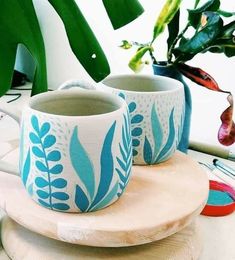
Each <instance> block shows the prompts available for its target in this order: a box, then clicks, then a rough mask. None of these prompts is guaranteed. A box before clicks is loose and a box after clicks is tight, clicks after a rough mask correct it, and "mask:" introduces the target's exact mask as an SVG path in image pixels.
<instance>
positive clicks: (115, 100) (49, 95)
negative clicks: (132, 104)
mask: <svg viewBox="0 0 235 260" xmlns="http://www.w3.org/2000/svg"><path fill="white" fill-rule="evenodd" d="M94 94H95V95H96V97H98V98H100V100H101V101H104V99H101V98H102V97H103V98H106V99H107V100H108V101H111V103H112V104H114V105H115V106H117V107H118V108H117V109H115V110H113V111H110V112H104V113H99V114H94V115H93V114H91V115H60V114H55V113H50V112H45V111H41V110H39V109H36V108H34V107H33V103H35V102H38V101H44V100H52V99H54V98H55V97H58V96H63V97H66V96H67V97H74V95H76V96H77V97H89V96H90V97H92V96H94ZM26 108H28V109H30V110H31V111H34V112H36V113H39V114H44V115H50V116H52V117H66V118H80V119H81V118H88V117H89V118H95V117H100V116H101V117H102V116H112V114H116V113H119V112H120V111H122V110H123V109H124V108H127V104H126V102H125V100H123V99H122V98H121V97H119V96H116V95H115V94H113V93H106V92H101V91H97V90H86V89H83V90H80V89H64V90H53V91H47V92H43V93H40V94H37V95H35V96H33V97H31V98H30V100H29V102H28V104H27V105H26Z"/></svg>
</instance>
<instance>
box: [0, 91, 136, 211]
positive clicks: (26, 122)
mask: <svg viewBox="0 0 235 260" xmlns="http://www.w3.org/2000/svg"><path fill="white" fill-rule="evenodd" d="M0 110H2V111H4V112H6V113H7V114H8V115H10V116H12V117H13V118H15V119H16V120H17V121H18V122H20V121H21V136H20V162H19V165H20V175H21V179H22V181H23V184H24V186H25V189H26V190H27V192H28V194H29V195H30V196H31V198H32V199H33V200H34V201H36V202H37V203H39V204H40V205H42V206H44V207H46V208H48V209H51V210H57V211H63V212H89V211H95V210H99V209H102V208H104V207H107V206H108V205H110V204H112V203H113V202H115V201H116V200H117V199H118V198H119V197H120V196H121V195H122V193H123V192H124V190H125V188H126V185H127V183H128V181H129V177H130V174H131V166H132V146H131V133H130V120H129V112H128V108H127V105H126V102H125V101H124V100H122V99H121V98H118V97H116V96H115V95H113V94H110V93H102V92H98V91H94V90H90V91H79V90H63V91H53V92H47V93H42V94H39V95H36V96H34V97H32V98H31V99H30V101H29V104H28V105H26V107H25V108H24V110H23V113H22V117H21V119H20V116H19V115H16V113H15V110H14V109H13V108H12V107H11V106H9V107H7V108H6V107H5V109H4V108H2V109H0ZM10 168H12V167H11V165H6V164H5V165H3V164H2V162H1V163H0V169H1V170H5V171H6V172H9V171H11V169H10Z"/></svg>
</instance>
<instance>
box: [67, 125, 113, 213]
mask: <svg viewBox="0 0 235 260" xmlns="http://www.w3.org/2000/svg"><path fill="white" fill-rule="evenodd" d="M115 128H116V121H115V122H114V123H113V124H112V125H111V127H110V129H109V130H108V132H107V134H106V136H105V139H104V143H103V146H102V151H101V156H100V167H101V170H100V179H99V184H98V189H97V191H96V193H94V192H92V193H91V192H90V190H91V188H90V185H92V187H95V186H96V185H95V182H96V179H95V176H94V166H93V164H92V162H91V160H90V158H89V156H88V154H87V152H86V151H85V149H84V147H83V146H82V144H81V142H80V140H79V137H78V131H77V129H78V127H75V129H74V131H73V134H72V136H71V141H70V157H71V161H72V165H73V167H74V170H75V172H76V174H77V175H78V177H79V178H80V180H81V182H82V183H83V184H84V187H81V186H79V185H76V188H75V204H76V206H77V208H78V209H79V210H80V211H81V212H88V211H94V210H97V209H100V208H102V207H105V206H107V205H108V204H109V203H110V202H111V201H112V200H113V199H114V197H115V196H116V195H117V187H118V185H117V183H116V184H114V185H113V186H112V187H111V183H112V180H113V168H114V166H113V156H112V142H113V136H114V132H115ZM81 163H82V164H83V166H82V165H81ZM87 171H88V173H89V174H88V178H89V179H90V181H91V182H92V183H88V182H87V179H86V177H87ZM83 174H84V176H83ZM84 189H85V190H84ZM93 190H94V191H95V188H93ZM88 195H89V197H88Z"/></svg>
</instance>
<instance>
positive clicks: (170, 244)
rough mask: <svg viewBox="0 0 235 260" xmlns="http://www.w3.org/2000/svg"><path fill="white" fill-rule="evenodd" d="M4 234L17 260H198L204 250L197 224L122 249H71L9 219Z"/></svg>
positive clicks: (7, 249) (3, 225) (69, 245)
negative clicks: (157, 238) (145, 242)
mask: <svg viewBox="0 0 235 260" xmlns="http://www.w3.org/2000/svg"><path fill="white" fill-rule="evenodd" d="M1 233H2V241H3V246H4V248H5V250H6V252H7V254H8V255H9V256H10V257H11V258H12V259H14V260H22V259H24V260H32V259H34V260H42V259H43V260H55V259H63V260H77V259H84V260H92V259H93V260H94V259H96V260H99V259H115V260H138V259H139V260H142V259H147V260H163V259H164V260H189V259H192V260H196V259H198V258H199V256H200V252H201V249H202V243H201V241H202V240H201V233H200V229H199V228H198V226H197V225H196V224H195V223H193V224H190V225H189V226H188V227H186V228H184V229H183V230H182V231H180V232H178V233H176V234H174V235H172V236H170V237H168V238H165V239H163V240H160V241H155V242H153V243H149V244H146V245H141V246H134V247H122V248H101V247H88V246H81V245H71V244H68V243H65V242H61V241H57V240H54V239H50V238H47V237H43V236H41V235H38V234H36V233H34V232H31V231H29V230H27V229H25V228H23V227H22V226H20V225H19V224H17V223H16V222H14V221H13V220H11V219H10V218H9V217H6V218H4V220H3V223H2V232H1Z"/></svg>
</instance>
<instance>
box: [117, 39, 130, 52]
mask: <svg viewBox="0 0 235 260" xmlns="http://www.w3.org/2000/svg"><path fill="white" fill-rule="evenodd" d="M119 47H121V48H122V49H125V50H128V49H130V48H131V47H132V44H131V43H130V42H128V41H127V40H122V44H121V45H120V46H119Z"/></svg>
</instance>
